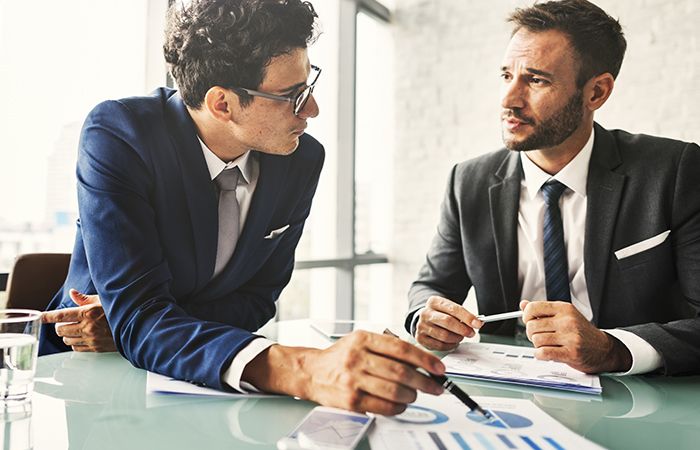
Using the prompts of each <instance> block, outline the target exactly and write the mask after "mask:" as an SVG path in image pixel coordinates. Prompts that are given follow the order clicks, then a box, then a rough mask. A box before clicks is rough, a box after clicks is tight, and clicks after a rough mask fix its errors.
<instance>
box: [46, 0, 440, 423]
mask: <svg viewBox="0 0 700 450" xmlns="http://www.w3.org/2000/svg"><path fill="white" fill-rule="evenodd" d="M315 18H316V13H315V11H314V9H313V6H312V5H311V4H310V3H308V2H302V1H301V0H283V1H281V0H194V1H192V2H191V3H189V5H188V6H184V7H183V6H180V4H179V2H178V3H177V4H176V6H174V7H173V9H172V10H171V13H170V17H169V21H168V27H167V31H166V43H165V46H164V50H165V57H166V60H167V62H168V63H169V64H170V68H171V73H172V75H173V77H174V79H175V80H176V81H177V84H178V86H179V90H178V91H174V90H171V89H166V88H162V89H158V90H156V91H155V92H154V93H152V94H151V95H150V96H147V97H132V98H126V99H122V100H118V101H107V102H104V103H101V104H100V105H98V106H97V107H96V108H95V109H94V110H93V111H92V112H91V113H90V114H89V116H88V118H87V119H86V121H85V124H84V127H83V132H82V135H81V140H80V148H79V157H78V167H77V176H78V198H79V208H80V222H79V223H78V232H77V237H76V243H75V248H74V250H73V257H72V261H71V266H70V270H69V274H68V278H67V280H66V283H65V286H64V288H63V289H62V291H61V292H59V293H58V294H57V295H56V297H55V298H54V299H53V301H52V302H51V304H50V305H49V308H48V309H49V310H51V311H49V312H47V313H45V317H44V321H45V322H46V323H47V325H46V326H44V329H43V331H42V340H41V344H40V350H41V353H42V354H48V353H53V352H57V351H66V350H70V349H71V348H72V349H73V350H77V351H95V350H111V348H112V345H114V346H116V350H118V351H119V352H120V353H121V354H122V355H123V356H124V357H125V358H127V359H128V360H129V361H130V362H131V363H132V364H134V365H135V366H137V367H141V368H144V369H148V370H151V371H154V372H158V373H161V374H165V375H168V376H171V377H175V378H178V379H184V380H191V381H195V382H198V383H202V384H205V385H207V386H212V387H215V388H219V389H229V388H233V389H236V390H239V391H246V390H254V389H259V390H263V391H267V392H276V393H283V394H289V395H294V396H298V397H302V398H307V399H310V400H314V401H317V402H319V403H323V404H327V405H331V406H338V407H342V408H347V409H354V410H359V411H375V412H379V413H383V414H394V413H398V412H400V411H402V410H403V409H404V408H405V405H406V404H407V403H410V402H412V401H413V400H414V399H415V396H416V390H423V391H426V392H432V393H440V392H441V391H442V388H440V387H439V386H438V385H437V384H436V383H434V382H432V381H431V380H430V379H429V378H428V377H427V376H425V375H423V374H421V373H419V372H418V371H416V370H415V367H422V368H424V369H426V370H429V371H430V372H434V373H442V372H443V371H444V366H442V363H441V362H440V361H439V359H437V358H436V357H434V356H433V355H430V354H429V353H427V352H424V351H422V350H419V349H417V348H415V347H414V346H412V345H409V344H407V343H404V342H401V341H399V340H398V339H394V338H391V337H387V336H381V335H376V334H371V333H365V332H359V333H355V334H354V335H351V336H348V337H347V338H345V339H342V340H340V341H339V342H338V343H336V344H335V345H333V346H331V347H330V348H328V349H326V350H316V349H308V348H293V347H284V346H281V345H277V344H275V343H274V342H271V341H268V340H266V339H264V338H261V337H259V336H256V335H254V334H253V333H252V332H253V331H255V330H257V329H258V328H259V327H260V326H262V325H263V324H265V323H266V322H267V321H268V320H269V319H271V318H272V317H273V316H274V314H275V301H276V300H277V298H278V296H279V294H280V291H281V290H282V289H283V288H284V286H285V285H286V284H287V283H288V281H289V279H290V276H291V273H292V269H293V266H294V250H295V247H296V245H297V243H298V241H299V238H300V236H301V232H302V228H303V225H304V222H305V220H306V218H307V217H308V215H309V211H310V208H311V200H312V197H313V195H314V192H315V190H316V186H317V183H318V179H319V174H320V171H321V167H322V165H323V158H324V151H323V147H322V146H321V145H320V144H319V143H318V142H317V141H316V140H314V139H313V138H312V137H311V136H309V135H306V134H304V129H305V128H306V125H307V120H308V119H309V118H313V117H315V116H316V115H317V114H318V106H317V104H316V101H315V99H314V97H313V87H314V83H315V82H316V80H317V79H318V75H319V73H320V69H318V68H316V67H314V66H312V65H310V64H309V60H308V55H307V50H306V47H307V44H308V43H310V42H311V41H313V39H314V22H315ZM72 288H76V289H78V290H79V291H80V292H82V293H85V294H97V295H98V296H99V297H97V296H93V297H92V299H91V300H88V301H85V300H81V299H80V298H81V297H80V295H78V294H77V293H76V291H73V290H72ZM73 299H75V300H76V301H77V303H78V304H81V305H82V304H83V303H87V304H84V305H82V306H79V307H76V306H75V303H74V301H73ZM65 322H68V323H65ZM54 323H55V324H56V325H55V326H54V325H53V324H54ZM107 323H108V324H109V326H107ZM49 324H51V325H49ZM112 336H113V338H112Z"/></svg>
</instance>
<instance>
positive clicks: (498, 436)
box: [369, 393, 603, 450]
mask: <svg viewBox="0 0 700 450" xmlns="http://www.w3.org/2000/svg"><path fill="white" fill-rule="evenodd" d="M474 399H475V400H476V401H477V402H478V403H479V404H480V405H481V406H482V407H483V408H485V409H487V410H489V411H490V412H491V413H492V414H493V415H494V417H495V419H494V420H492V421H486V420H487V419H485V418H484V417H483V416H481V415H479V414H475V413H472V412H471V411H469V409H468V408H467V407H465V406H464V405H463V404H462V403H461V402H460V401H459V400H458V399H457V398H455V397H454V396H453V395H450V394H448V393H444V394H442V395H439V396H432V395H428V394H423V393H419V394H418V398H417V400H416V401H415V403H413V404H412V405H409V406H408V408H407V409H406V411H404V412H403V413H402V414H400V415H398V416H394V417H384V416H377V417H376V419H375V426H374V429H373V430H372V431H371V433H370V435H369V442H370V445H371V447H372V450H392V449H397V448H399V449H401V450H419V449H420V450H432V449H435V450H451V449H455V450H465V449H472V450H500V449H507V450H517V449H527V450H533V449H542V450H544V449H547V450H599V449H602V448H603V447H600V446H599V445H597V444H595V443H593V442H591V441H588V440H587V439H585V438H584V437H582V436H579V435H578V434H576V433H574V432H573V431H571V430H569V429H568V428H566V427H565V426H564V425H562V424H560V423H559V422H557V421H556V420H554V419H553V418H552V417H550V416H548V415H547V414H546V413H545V412H543V411H542V410H541V409H539V408H538V407H537V406H535V405H534V404H533V403H532V402H530V401H529V400H523V399H512V398H498V397H475V398H474Z"/></svg>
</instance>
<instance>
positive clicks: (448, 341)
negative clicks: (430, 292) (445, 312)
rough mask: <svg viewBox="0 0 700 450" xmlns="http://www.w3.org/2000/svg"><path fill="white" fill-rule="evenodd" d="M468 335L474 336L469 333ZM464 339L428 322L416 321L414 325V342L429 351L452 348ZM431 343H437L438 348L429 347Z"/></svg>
mask: <svg viewBox="0 0 700 450" xmlns="http://www.w3.org/2000/svg"><path fill="white" fill-rule="evenodd" d="M470 334H472V335H473V334H474V332H473V331H471V333H470ZM462 339H464V337H463V336H462V335H461V334H455V333H453V332H451V331H449V330H446V329H445V328H442V327H441V326H438V325H433V324H431V323H430V322H424V321H422V320H421V319H419V320H418V324H417V325H416V340H417V341H418V342H419V343H420V344H421V345H423V346H425V347H426V348H429V349H431V350H436V349H442V348H443V347H448V348H454V347H456V346H457V345H459V343H460V342H462ZM433 341H437V342H439V344H438V346H437V347H436V346H434V345H433V346H430V345H428V344H431V343H432V342H433Z"/></svg>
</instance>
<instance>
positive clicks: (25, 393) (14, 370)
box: [0, 309, 41, 409]
mask: <svg viewBox="0 0 700 450" xmlns="http://www.w3.org/2000/svg"><path fill="white" fill-rule="evenodd" d="M40 328H41V312H40V311H34V310H31V309H0V403H2V405H1V406H4V407H5V409H7V407H9V406H12V405H13V404H18V403H22V402H25V401H27V400H29V399H30V397H31V392H32V389H33V387H34V372H35V371H36V360H37V352H38V350H39V330H40Z"/></svg>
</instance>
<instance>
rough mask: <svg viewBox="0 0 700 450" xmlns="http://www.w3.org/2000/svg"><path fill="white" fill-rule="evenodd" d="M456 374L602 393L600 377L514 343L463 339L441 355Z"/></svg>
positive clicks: (450, 369)
mask: <svg viewBox="0 0 700 450" xmlns="http://www.w3.org/2000/svg"><path fill="white" fill-rule="evenodd" d="M442 362H444V363H445V366H446V367H447V371H446V372H447V374H448V375H450V376H455V377H464V378H475V379H479V380H491V381H501V382H506V383H515V384H522V385H527V386H538V387H545V388H553V389H564V390H567V391H575V392H582V393H586V394H600V393H601V392H602V388H601V386H600V378H599V377H598V376H597V375H588V374H585V373H583V372H579V371H578V370H576V369H573V368H571V367H569V366H568V365H566V364H564V363H559V362H554V361H540V360H538V359H535V349H534V348H530V347H516V346H512V345H500V344H481V343H464V344H461V345H460V346H459V347H458V348H457V349H456V350H455V351H454V352H452V353H450V354H449V355H447V356H445V357H444V358H443V359H442Z"/></svg>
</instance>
